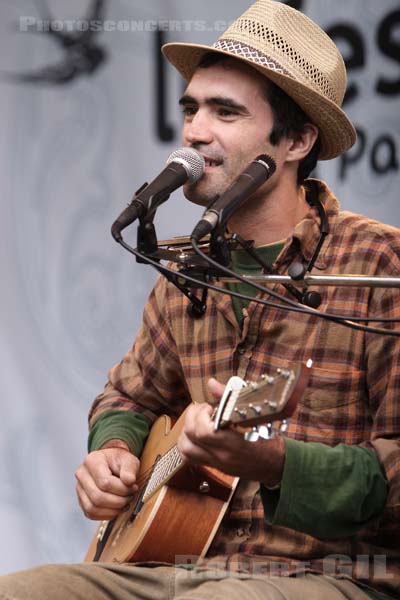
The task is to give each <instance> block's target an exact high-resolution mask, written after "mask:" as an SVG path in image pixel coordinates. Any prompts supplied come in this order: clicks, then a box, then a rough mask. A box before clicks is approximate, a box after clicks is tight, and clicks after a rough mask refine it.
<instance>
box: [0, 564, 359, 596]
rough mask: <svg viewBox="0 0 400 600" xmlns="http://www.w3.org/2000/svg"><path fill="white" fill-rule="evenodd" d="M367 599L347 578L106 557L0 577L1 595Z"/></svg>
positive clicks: (38, 568)
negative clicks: (107, 559)
mask: <svg viewBox="0 0 400 600" xmlns="http://www.w3.org/2000/svg"><path fill="white" fill-rule="evenodd" d="M89 598H90V599H93V600H226V599H229V600H305V599H307V600H321V598H323V600H368V596H367V595H366V594H365V593H364V592H363V591H362V590H361V589H360V588H359V587H358V586H356V585H355V584H354V583H353V582H351V581H349V580H347V579H334V578H333V577H330V576H326V575H313V574H310V573H306V574H302V575H301V576H297V577H278V576H266V575H257V576H255V575H251V576H249V575H247V576H246V575H243V574H238V573H232V572H226V571H218V572H216V571H215V570H214V571H210V570H207V569H199V570H197V569H193V570H188V569H183V568H180V567H166V566H135V565H117V564H106V563H81V564H70V565H44V566H42V567H36V568H33V569H29V570H26V571H18V572H16V573H12V574H9V575H4V576H2V577H0V599H1V600H67V599H68V600H88V599H89Z"/></svg>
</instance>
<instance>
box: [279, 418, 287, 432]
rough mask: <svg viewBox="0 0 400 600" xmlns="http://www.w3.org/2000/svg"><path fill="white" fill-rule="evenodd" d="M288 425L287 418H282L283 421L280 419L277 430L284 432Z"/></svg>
mask: <svg viewBox="0 0 400 600" xmlns="http://www.w3.org/2000/svg"><path fill="white" fill-rule="evenodd" d="M288 425H289V423H288V421H287V419H283V421H282V423H281V426H280V428H279V431H280V432H281V433H286V431H287V428H288Z"/></svg>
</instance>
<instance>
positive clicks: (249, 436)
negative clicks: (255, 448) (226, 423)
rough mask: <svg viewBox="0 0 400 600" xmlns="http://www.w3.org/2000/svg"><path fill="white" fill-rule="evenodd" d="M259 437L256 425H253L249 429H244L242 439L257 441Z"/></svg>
mask: <svg viewBox="0 0 400 600" xmlns="http://www.w3.org/2000/svg"><path fill="white" fill-rule="evenodd" d="M259 437H260V434H259V431H258V427H253V428H252V429H251V431H246V433H245V434H244V439H245V440H246V442H257V440H258V438H259Z"/></svg>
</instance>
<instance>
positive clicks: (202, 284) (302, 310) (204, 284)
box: [118, 239, 400, 337]
mask: <svg viewBox="0 0 400 600" xmlns="http://www.w3.org/2000/svg"><path fill="white" fill-rule="evenodd" d="M118 243H119V244H121V246H122V247H123V248H125V250H127V251H128V252H130V253H131V254H133V255H134V256H136V257H137V258H140V261H141V262H145V263H147V264H149V265H151V266H152V267H154V268H155V269H156V270H157V271H158V272H159V273H161V274H164V273H168V274H169V275H173V276H174V277H176V278H177V277H179V278H181V279H184V280H186V281H188V282H191V283H194V284H196V285H197V286H199V287H201V288H204V287H205V288H208V289H210V290H214V291H216V292H219V293H221V294H227V295H228V296H234V297H235V298H240V299H242V300H247V301H249V302H257V303H258V304H262V305H264V306H268V307H270V308H277V309H278V310H286V311H287V312H297V313H301V314H307V315H314V316H319V317H321V318H324V319H326V320H328V321H333V322H336V323H337V324H338V325H343V326H344V327H349V328H351V329H357V330H360V331H366V332H369V333H377V334H381V335H392V336H397V337H400V331H389V330H386V329H379V328H375V327H367V326H362V325H357V324H356V323H353V322H351V321H348V320H347V317H344V316H343V315H342V316H340V315H339V316H338V315H331V314H329V313H322V312H320V311H317V310H310V309H308V308H305V307H301V306H299V305H298V304H296V303H295V302H292V301H291V300H288V298H285V297H284V296H280V294H277V293H276V292H274V294H275V295H276V296H278V297H281V298H282V299H283V300H284V301H285V302H288V303H290V304H291V305H293V306H282V305H281V304H276V303H275V302H270V301H268V300H263V299H262V298H254V297H253V296H246V295H245V294H240V293H239V292H234V291H233V290H229V289H227V288H222V287H219V286H216V285H213V284H211V283H209V282H205V281H201V280H199V279H196V278H194V277H190V276H189V275H187V274H183V273H180V272H179V271H175V270H174V269H170V268H169V267H166V266H165V265H161V264H160V263H159V262H157V261H156V260H153V259H152V258H150V257H149V256H146V255H144V254H141V253H140V252H138V251H137V250H135V249H134V248H132V247H131V246H129V244H127V243H126V242H125V241H124V240H123V239H121V240H120V241H118ZM199 251H200V253H201V254H203V253H202V252H201V250H199ZM204 256H206V255H204ZM206 258H207V260H208V257H206ZM216 264H217V265H218V268H220V267H221V265H219V264H218V263H216ZM228 271H229V269H228ZM232 273H233V274H234V276H235V277H237V276H238V274H237V273H234V272H233V271H232ZM238 278H239V279H240V276H239V277H238ZM242 280H243V281H244V283H247V284H250V285H252V284H251V283H250V282H249V281H248V280H247V279H245V278H242ZM255 285H256V284H255ZM257 287H258V288H259V289H260V290H261V291H262V292H268V293H269V292H272V290H267V289H266V288H264V287H261V286H257ZM354 319H355V320H357V321H362V322H373V321H375V322H392V323H393V322H398V321H399V320H400V319H372V318H363V317H354Z"/></svg>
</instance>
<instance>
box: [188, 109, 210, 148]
mask: <svg viewBox="0 0 400 600" xmlns="http://www.w3.org/2000/svg"><path fill="white" fill-rule="evenodd" d="M182 137H183V142H184V144H186V145H190V146H194V145H196V144H211V142H212V141H213V130H212V119H211V118H210V116H209V115H208V114H207V113H206V112H203V111H202V110H198V111H197V112H196V113H195V114H194V115H193V116H192V118H191V119H190V120H189V121H187V122H186V123H185V124H184V126H183V135H182Z"/></svg>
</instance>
